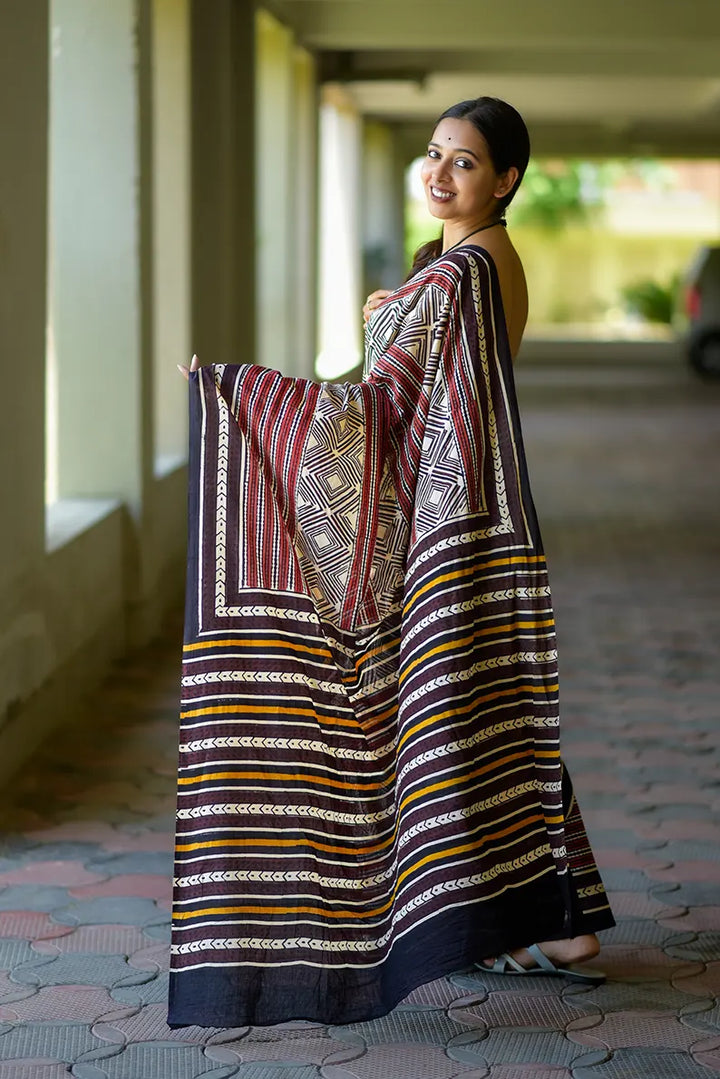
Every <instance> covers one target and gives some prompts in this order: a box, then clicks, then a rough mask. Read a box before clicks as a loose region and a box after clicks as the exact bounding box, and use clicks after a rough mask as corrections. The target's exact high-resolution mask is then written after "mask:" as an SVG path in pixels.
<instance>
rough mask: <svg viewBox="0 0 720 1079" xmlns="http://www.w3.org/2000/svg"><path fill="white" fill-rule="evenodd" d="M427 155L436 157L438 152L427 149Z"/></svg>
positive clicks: (438, 155)
mask: <svg viewBox="0 0 720 1079" xmlns="http://www.w3.org/2000/svg"><path fill="white" fill-rule="evenodd" d="M427 155H428V157H432V158H433V159H434V158H436V157H440V154H439V153H438V152H437V150H428V152H427Z"/></svg>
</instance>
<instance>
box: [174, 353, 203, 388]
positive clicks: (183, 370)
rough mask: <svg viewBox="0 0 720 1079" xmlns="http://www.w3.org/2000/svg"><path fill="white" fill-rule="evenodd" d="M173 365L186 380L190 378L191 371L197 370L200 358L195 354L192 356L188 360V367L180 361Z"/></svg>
mask: <svg viewBox="0 0 720 1079" xmlns="http://www.w3.org/2000/svg"><path fill="white" fill-rule="evenodd" d="M175 366H176V367H177V369H178V371H179V372H180V374H181V375H182V377H183V378H184V379H185V381H186V382H187V381H188V379H189V378H190V375H191V373H194V372H195V371H198V370H199V369H200V360H199V359H198V358H197V356H193V358H192V359H191V361H190V366H189V367H186V366H185V364H182V363H178V364H176V365H175Z"/></svg>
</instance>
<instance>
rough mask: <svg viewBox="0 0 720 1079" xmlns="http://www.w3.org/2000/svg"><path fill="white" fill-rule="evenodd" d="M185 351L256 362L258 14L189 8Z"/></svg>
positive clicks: (239, 8)
mask: <svg viewBox="0 0 720 1079" xmlns="http://www.w3.org/2000/svg"><path fill="white" fill-rule="evenodd" d="M190 27H191V72H192V76H191V80H192V109H191V116H192V121H191V122H192V135H191V159H192V166H191V177H192V178H191V186H192V213H191V252H192V254H191V283H192V284H191V288H192V302H191V312H192V319H191V347H192V351H194V352H197V353H198V355H199V356H200V357H201V358H202V359H203V360H204V361H205V362H206V363H210V362H218V363H220V362H225V363H238V362H242V361H243V360H254V358H255V355H256V348H255V176H254V169H253V163H254V136H255V123H254V108H255V106H254V100H255V12H254V5H253V4H251V3H247V2H246V0H211V2H208V0H191V12H190Z"/></svg>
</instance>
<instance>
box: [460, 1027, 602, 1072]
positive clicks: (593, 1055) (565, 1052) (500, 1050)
mask: <svg viewBox="0 0 720 1079" xmlns="http://www.w3.org/2000/svg"><path fill="white" fill-rule="evenodd" d="M447 1053H448V1056H450V1057H451V1058H452V1059H453V1060H460V1061H464V1062H465V1063H470V1064H473V1063H475V1062H476V1061H477V1062H478V1063H480V1062H484V1063H486V1064H490V1065H493V1064H506V1063H508V1062H509V1061H512V1062H513V1063H515V1064H543V1065H548V1064H553V1065H556V1066H558V1067H570V1066H571V1065H572V1066H578V1064H579V1062H580V1061H581V1060H585V1061H587V1063H594V1062H596V1061H600V1060H603V1059H604V1058H605V1057H606V1056H607V1053H606V1052H605V1051H602V1050H600V1051H591V1052H588V1050H587V1048H586V1047H585V1046H579V1045H576V1044H574V1043H573V1042H571V1041H570V1040H569V1039H567V1038H566V1037H565V1035H564V1034H560V1033H557V1032H556V1031H534V1030H532V1031H525V1030H511V1029H507V1028H497V1029H494V1030H489V1031H488V1033H487V1035H486V1036H485V1037H483V1038H480V1039H479V1038H478V1036H477V1033H469V1034H464V1035H461V1036H459V1037H457V1038H454V1039H453V1040H452V1041H451V1042H450V1043H449V1044H448V1047H447Z"/></svg>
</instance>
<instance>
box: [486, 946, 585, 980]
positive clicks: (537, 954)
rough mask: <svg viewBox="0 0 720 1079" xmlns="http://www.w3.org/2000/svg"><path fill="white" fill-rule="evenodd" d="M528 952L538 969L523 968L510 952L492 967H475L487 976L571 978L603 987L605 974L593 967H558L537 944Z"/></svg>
mask: <svg viewBox="0 0 720 1079" xmlns="http://www.w3.org/2000/svg"><path fill="white" fill-rule="evenodd" d="M527 950H528V952H529V953H530V955H531V956H532V957H533V959H534V960H535V962H536V963H537V966H536V967H524V966H522V965H521V964H520V963H518V961H517V959H513V957H512V956H511V955H509V954H508V952H503V954H502V955H499V956H498V957H497V959H496V960H495V962H494V963H493V965H492V966H491V967H486V966H485V964H484V963H476V964H475V965H476V966H477V968H478V970H482V971H484V972H486V973H487V974H510V975H512V976H516V975H519V976H522V977H526V978H528V977H540V976H543V977H546V978H548V977H550V978H569V979H570V980H571V981H573V982H583V983H584V984H585V985H602V984H603V982H604V981H605V975H604V974H603V972H602V971H601V970H593V969H592V967H582V966H575V965H572V966H569V967H556V966H555V964H554V963H553V961H552V959H548V957H547V956H546V955H545V952H543V951H542V950H541V949H540V948H539V947H538V945H537V944H530V945H528V949H527Z"/></svg>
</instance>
